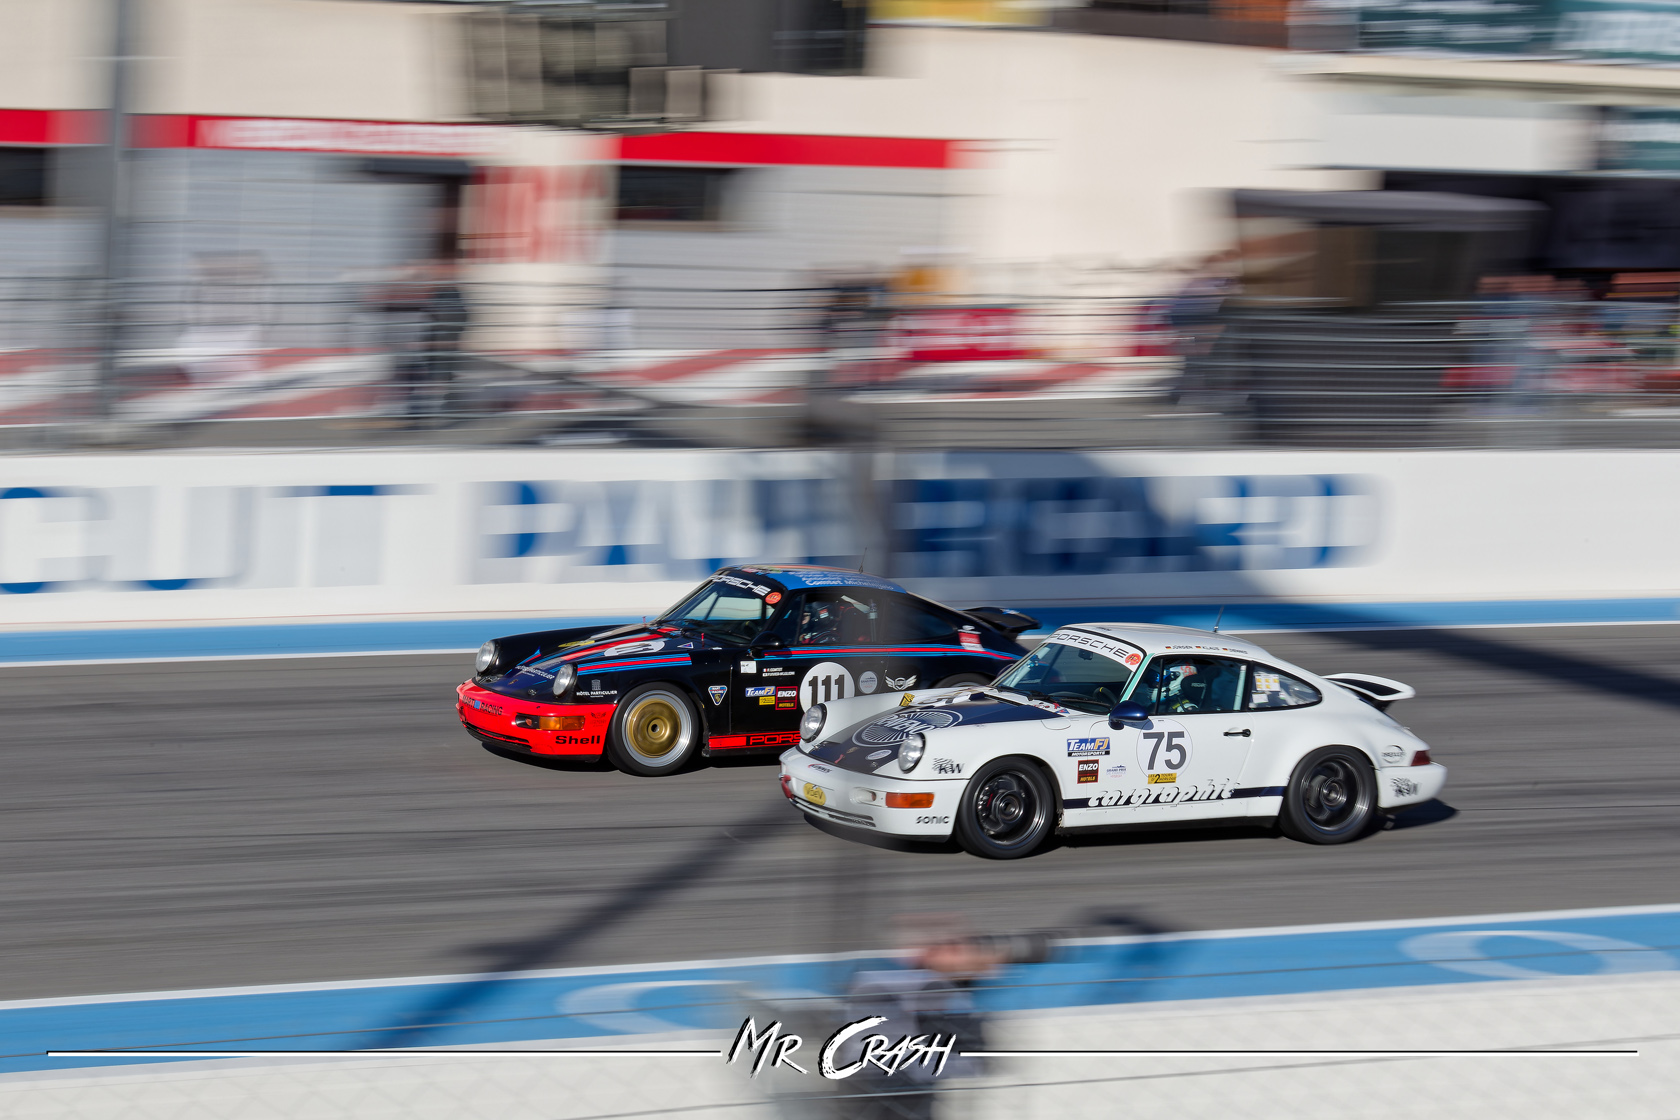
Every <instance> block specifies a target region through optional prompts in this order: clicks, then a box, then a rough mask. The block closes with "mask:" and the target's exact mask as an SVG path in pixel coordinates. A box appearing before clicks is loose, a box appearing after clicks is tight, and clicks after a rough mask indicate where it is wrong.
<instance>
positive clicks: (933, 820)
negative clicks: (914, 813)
mask: <svg viewBox="0 0 1680 1120" xmlns="http://www.w3.org/2000/svg"><path fill="white" fill-rule="evenodd" d="M916 823H917V824H950V823H951V818H950V817H917V818H916Z"/></svg>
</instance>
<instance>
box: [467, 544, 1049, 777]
mask: <svg viewBox="0 0 1680 1120" xmlns="http://www.w3.org/2000/svg"><path fill="white" fill-rule="evenodd" d="M1037 625H1038V623H1037V621H1036V620H1034V619H1033V618H1031V617H1029V616H1027V615H1025V614H1022V613H1021V612H1019V611H1014V610H1009V609H1007V608H1003V607H977V608H974V609H972V610H968V611H955V610H951V609H949V608H947V607H942V606H940V605H939V604H937V603H933V602H929V601H928V600H926V599H922V598H919V597H918V596H915V595H911V594H910V593H908V592H907V591H905V590H904V589H903V588H902V587H899V586H898V585H897V584H895V583H892V582H890V581H888V580H884V579H881V578H880V577H878V576H872V575H867V574H865V573H862V572H853V571H847V570H844V569H840V568H822V567H815V566H805V565H779V566H777V565H756V566H751V567H738V568H723V569H720V570H719V571H718V572H717V573H715V574H714V575H712V576H711V578H709V579H707V580H706V581H705V582H704V583H702V584H701V585H700V586H699V587H697V588H695V589H694V591H693V592H691V593H690V594H689V595H687V596H686V597H684V598H683V599H682V600H681V601H680V602H679V603H677V604H676V605H675V606H674V607H672V608H671V609H670V610H668V611H666V612H665V613H664V614H662V615H661V616H660V617H659V618H658V619H656V620H654V621H653V622H652V623H649V624H647V625H632V626H621V627H619V628H618V629H616V630H606V631H602V630H601V629H600V628H599V627H580V628H577V629H569V630H549V631H544V632H540V633H534V634H516V635H513V636H511V637H505V638H496V639H493V640H492V641H488V642H485V643H484V647H483V648H482V649H480V650H479V651H478V663H477V670H478V671H477V673H476V674H475V675H474V676H473V678H472V679H471V680H469V681H466V682H465V683H463V684H462V685H461V686H460V687H459V688H458V689H457V690H456V693H457V697H458V698H457V702H456V711H457V712H458V713H459V715H460V717H461V723H462V725H463V726H464V727H465V728H466V729H467V731H468V733H469V734H471V735H472V736H473V737H474V738H476V739H478V740H479V741H481V742H483V743H486V744H489V745H490V746H492V747H496V748H498V749H503V750H512V751H518V752H522V753H528V754H535V755H570V756H574V757H578V756H585V757H587V756H599V755H601V754H602V753H603V752H605V754H606V756H607V757H608V759H610V760H611V761H612V762H613V763H614V764H615V765H617V766H618V767H619V768H620V769H622V770H627V771H630V772H632V773H636V774H647V775H655V774H668V773H671V772H673V771H675V770H678V769H680V768H681V767H682V765H683V764H684V763H685V762H687V761H689V759H691V758H693V757H694V755H695V754H696V753H703V754H708V755H709V754H712V753H715V752H721V751H728V752H731V753H748V752H754V751H776V750H781V749H782V748H784V747H787V746H790V745H792V744H794V743H797V742H798V741H799V719H800V713H802V712H804V711H805V710H806V709H808V708H810V707H811V706H812V705H813V704H818V703H824V702H834V701H841V700H846V699H848V698H850V697H852V696H870V695H875V694H879V693H885V692H892V693H897V692H901V691H903V690H904V689H909V688H928V687H947V686H952V685H962V684H967V685H970V686H972V685H975V684H983V683H985V682H987V681H990V680H991V679H992V678H993V677H994V676H996V675H997V672H998V670H999V669H1001V668H1002V667H1003V666H1005V665H1008V664H1009V663H1010V662H1012V661H1015V660H1016V659H1018V658H1019V657H1020V656H1021V655H1022V654H1024V653H1025V652H1026V650H1025V648H1024V647H1022V646H1021V645H1020V644H1018V643H1017V642H1016V640H1015V637H1016V635H1018V634H1019V633H1021V631H1023V630H1030V629H1032V628H1034V627H1036V626H1037Z"/></svg>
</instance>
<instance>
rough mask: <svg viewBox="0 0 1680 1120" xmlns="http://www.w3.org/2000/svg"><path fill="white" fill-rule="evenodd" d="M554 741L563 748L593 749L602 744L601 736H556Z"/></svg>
mask: <svg viewBox="0 0 1680 1120" xmlns="http://www.w3.org/2000/svg"><path fill="white" fill-rule="evenodd" d="M554 741H555V742H556V743H558V744H560V745H561V746H563V747H593V746H598V745H599V744H600V742H601V737H600V736H599V735H556V736H555V737H554Z"/></svg>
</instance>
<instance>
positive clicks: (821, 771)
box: [810, 762, 834, 774]
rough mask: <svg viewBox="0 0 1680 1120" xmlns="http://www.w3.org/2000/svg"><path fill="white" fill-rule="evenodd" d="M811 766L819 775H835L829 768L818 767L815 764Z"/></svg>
mask: <svg viewBox="0 0 1680 1120" xmlns="http://www.w3.org/2000/svg"><path fill="white" fill-rule="evenodd" d="M810 766H811V769H813V770H815V771H816V772H817V773H819V774H832V773H834V771H833V770H831V769H829V768H828V767H827V766H821V765H818V764H817V763H815V762H813V763H811V764H810Z"/></svg>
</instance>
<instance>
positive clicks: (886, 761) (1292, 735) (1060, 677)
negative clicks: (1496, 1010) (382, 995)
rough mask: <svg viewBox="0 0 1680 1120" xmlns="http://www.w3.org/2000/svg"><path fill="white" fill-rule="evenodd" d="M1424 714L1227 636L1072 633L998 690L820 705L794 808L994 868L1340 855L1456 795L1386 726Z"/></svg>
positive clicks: (1376, 684) (1381, 686) (1353, 679)
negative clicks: (1193, 848) (1222, 846)
mask: <svg viewBox="0 0 1680 1120" xmlns="http://www.w3.org/2000/svg"><path fill="white" fill-rule="evenodd" d="M1413 695H1415V693H1414V691H1413V690H1412V689H1411V688H1409V687H1408V686H1406V685H1403V684H1401V683H1399V682H1398V681H1391V680H1386V679H1384V678H1382V677H1373V676H1369V675H1366V674H1363V673H1357V674H1355V673H1338V674H1335V675H1333V676H1328V677H1320V676H1316V675H1314V674H1312V673H1309V672H1307V671H1306V670H1305V669H1302V668H1299V667H1298V666H1295V665H1291V664H1289V663H1288V662H1286V661H1282V660H1279V659H1278V658H1276V657H1273V656H1272V655H1271V654H1269V653H1267V652H1266V651H1265V650H1263V649H1261V648H1260V647H1259V646H1256V645H1254V644H1252V643H1250V642H1245V641H1243V640H1242V639H1240V638H1235V637H1232V636H1230V635H1227V634H1218V633H1209V632H1207V631H1203V630H1189V629H1184V628H1181V627H1176V626H1150V625H1142V624H1132V623H1108V622H1099V623H1089V624H1081V625H1077V626H1064V627H1062V628H1061V629H1060V630H1057V631H1056V632H1055V633H1054V634H1052V635H1050V637H1049V638H1047V639H1045V641H1044V642H1043V644H1042V645H1040V646H1039V647H1038V648H1037V649H1035V650H1034V651H1033V652H1032V653H1030V654H1028V655H1027V656H1026V657H1023V658H1022V659H1021V660H1019V661H1017V662H1016V663H1015V664H1014V665H1012V666H1010V667H1009V668H1008V669H1006V670H1004V672H1003V673H1002V674H1001V675H1000V676H999V677H998V678H997V680H996V681H995V682H994V683H993V684H991V685H986V686H983V687H978V688H977V687H976V686H974V685H967V686H964V687H961V688H946V689H937V690H933V691H918V692H903V693H877V694H875V695H871V696H859V697H856V698H852V699H846V700H837V701H834V702H832V703H827V704H817V705H814V706H813V707H811V708H810V709H809V710H808V711H806V713H805V717H804V721H803V722H802V724H801V725H800V738H801V743H800V745H799V746H797V747H793V748H791V749H789V750H788V751H787V752H786V753H785V754H783V755H782V758H781V762H782V772H781V782H782V790H783V792H784V793H785V794H786V795H787V796H788V798H789V799H790V800H791V801H792V802H793V803H794V804H795V805H796V806H798V807H799V808H800V809H801V810H802V811H804V812H805V813H807V814H809V815H810V816H813V817H819V818H821V819H823V820H825V821H829V822H831V823H834V824H839V825H846V826H850V827H853V828H858V829H862V830H867V831H871V832H879V833H886V834H889V835H892V836H899V837H905V838H908V839H920V840H930V841H935V840H945V839H948V838H949V837H950V836H951V835H952V834H953V833H955V835H956V838H957V840H958V841H959V842H960V843H961V844H962V846H963V847H964V848H966V849H967V850H968V851H970V852H972V853H974V854H975V855H978V856H986V857H989V858H992V859H1015V858H1018V857H1020V856H1025V855H1028V854H1030V853H1031V852H1032V851H1033V850H1034V849H1036V848H1038V847H1039V845H1041V844H1042V843H1043V842H1044V840H1045V839H1046V838H1047V837H1048V836H1049V835H1050V834H1051V832H1052V831H1053V830H1055V829H1057V828H1060V829H1061V830H1062V831H1063V832H1067V833H1074V832H1080V831H1084V830H1102V829H1111V828H1116V827H1126V826H1130V825H1159V824H1162V823H1180V822H1182V823H1184V824H1187V825H1194V824H1206V823H1209V822H1212V821H1231V820H1233V819H1235V820H1239V821H1251V822H1254V823H1264V822H1268V821H1270V820H1273V819H1275V820H1276V822H1277V824H1278V825H1279V826H1280V827H1281V828H1282V830H1283V831H1284V832H1285V833H1286V834H1287V835H1289V836H1292V837H1294V838H1295V839H1297V840H1304V841H1307V842H1310V843H1314V844H1340V843H1343V842H1345V841H1348V840H1353V839H1356V838H1358V837H1360V836H1362V835H1364V834H1365V833H1366V832H1367V831H1369V830H1370V829H1371V828H1372V827H1373V826H1374V825H1375V824H1376V823H1377V821H1378V818H1379V816H1380V814H1382V813H1383V812H1385V811H1389V810H1393V809H1397V808H1400V807H1401V806H1404V805H1415V804H1418V803H1420V802H1424V801H1428V800H1429V799H1430V798H1432V797H1434V796H1435V795H1436V794H1438V793H1439V792H1440V791H1441V787H1442V785H1444V784H1445V783H1446V780H1447V769H1446V767H1444V766H1441V765H1440V764H1438V763H1435V762H1433V761H1431V760H1430V757H1429V747H1428V745H1427V744H1426V743H1424V742H1423V740H1421V739H1419V738H1418V737H1417V736H1416V735H1413V734H1412V733H1411V732H1410V731H1408V730H1407V729H1406V728H1404V727H1402V726H1400V724H1398V723H1396V722H1395V721H1394V720H1393V719H1391V718H1389V716H1388V715H1387V714H1386V713H1385V709H1386V708H1387V707H1388V705H1389V704H1391V703H1393V702H1394V701H1396V700H1403V699H1406V698H1408V697H1411V696H1413Z"/></svg>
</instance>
